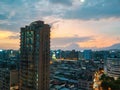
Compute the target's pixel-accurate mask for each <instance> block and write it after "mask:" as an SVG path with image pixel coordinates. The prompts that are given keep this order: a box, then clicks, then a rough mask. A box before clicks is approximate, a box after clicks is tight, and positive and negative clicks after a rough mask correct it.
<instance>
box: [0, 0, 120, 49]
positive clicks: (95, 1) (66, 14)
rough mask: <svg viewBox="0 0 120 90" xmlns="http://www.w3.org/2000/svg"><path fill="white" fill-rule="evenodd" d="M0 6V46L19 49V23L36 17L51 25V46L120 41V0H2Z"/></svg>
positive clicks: (96, 45)
mask: <svg viewBox="0 0 120 90" xmlns="http://www.w3.org/2000/svg"><path fill="white" fill-rule="evenodd" d="M0 6H1V8H0V11H1V12H0V33H1V34H0V48H4V49H9V48H13V49H19V32H20V27H23V26H25V25H29V24H30V23H31V22H33V21H36V20H43V21H45V23H48V24H50V25H51V26H52V28H51V38H52V39H51V48H52V49H58V48H61V49H68V47H69V49H70V48H71V49H74V48H75V49H82V48H101V47H108V46H111V45H113V44H116V43H120V22H119V21H120V0H1V1H0ZM3 34H4V35H3ZM58 40H59V43H58ZM64 40H65V41H64ZM8 44H9V45H8Z"/></svg>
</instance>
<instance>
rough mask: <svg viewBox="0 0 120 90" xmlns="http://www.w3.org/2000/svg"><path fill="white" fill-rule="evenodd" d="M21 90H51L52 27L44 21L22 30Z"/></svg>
mask: <svg viewBox="0 0 120 90" xmlns="http://www.w3.org/2000/svg"><path fill="white" fill-rule="evenodd" d="M20 53H21V54H20V55H21V56H20V57H21V58H20V90H49V62H50V26H49V25H48V24H44V22H43V21H35V22H32V23H31V24H30V25H29V26H25V27H24V28H21V36H20Z"/></svg>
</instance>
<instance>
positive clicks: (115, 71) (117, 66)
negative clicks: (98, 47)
mask: <svg viewBox="0 0 120 90" xmlns="http://www.w3.org/2000/svg"><path fill="white" fill-rule="evenodd" d="M104 67H105V73H106V74H107V75H108V76H110V77H114V78H115V79H117V78H118V77H120V58H109V59H107V61H106V64H105V66H104Z"/></svg>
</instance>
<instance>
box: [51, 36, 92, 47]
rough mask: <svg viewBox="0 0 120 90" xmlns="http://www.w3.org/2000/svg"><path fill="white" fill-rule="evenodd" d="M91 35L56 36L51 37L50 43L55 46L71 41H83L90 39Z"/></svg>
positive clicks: (64, 44) (70, 42)
mask: <svg viewBox="0 0 120 90" xmlns="http://www.w3.org/2000/svg"><path fill="white" fill-rule="evenodd" d="M92 39H93V38H92V37H58V38H52V40H51V41H52V45H56V46H66V45H68V44H72V43H78V42H85V41H89V40H92Z"/></svg>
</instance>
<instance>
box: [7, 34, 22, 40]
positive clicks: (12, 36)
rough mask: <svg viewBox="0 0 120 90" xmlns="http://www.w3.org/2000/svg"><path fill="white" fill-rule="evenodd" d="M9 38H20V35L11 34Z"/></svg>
mask: <svg viewBox="0 0 120 90" xmlns="http://www.w3.org/2000/svg"><path fill="white" fill-rule="evenodd" d="M8 38H9V39H19V38H20V36H19V35H18V34H17V35H11V36H9V37H8Z"/></svg>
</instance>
